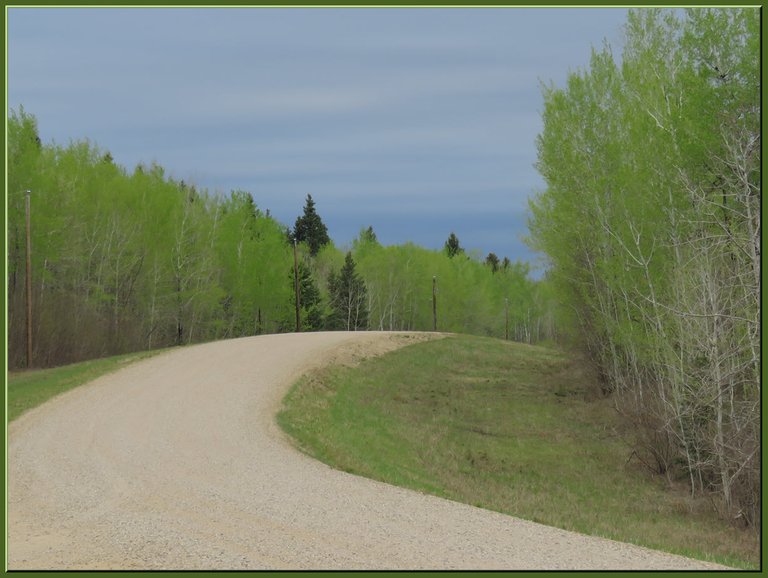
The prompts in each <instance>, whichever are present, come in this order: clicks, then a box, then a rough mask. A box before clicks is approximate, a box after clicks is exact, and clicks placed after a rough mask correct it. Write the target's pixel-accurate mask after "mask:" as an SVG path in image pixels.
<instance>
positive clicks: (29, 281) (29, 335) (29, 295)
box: [24, 191, 32, 367]
mask: <svg viewBox="0 0 768 578" xmlns="http://www.w3.org/2000/svg"><path fill="white" fill-rule="evenodd" d="M24 193H25V195H26V205H27V271H26V283H27V367H32V236H31V233H30V222H31V216H30V210H31V209H30V196H31V193H32V191H24Z"/></svg>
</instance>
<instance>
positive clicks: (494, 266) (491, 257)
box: [485, 253, 499, 273]
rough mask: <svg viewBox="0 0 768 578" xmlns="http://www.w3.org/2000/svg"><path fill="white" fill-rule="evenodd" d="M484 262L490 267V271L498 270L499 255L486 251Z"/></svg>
mask: <svg viewBox="0 0 768 578" xmlns="http://www.w3.org/2000/svg"><path fill="white" fill-rule="evenodd" d="M485 264H486V265H488V266H489V267H490V268H491V272H492V273H495V272H496V271H498V270H499V257H498V256H497V255H496V253H488V256H487V257H486V258H485Z"/></svg>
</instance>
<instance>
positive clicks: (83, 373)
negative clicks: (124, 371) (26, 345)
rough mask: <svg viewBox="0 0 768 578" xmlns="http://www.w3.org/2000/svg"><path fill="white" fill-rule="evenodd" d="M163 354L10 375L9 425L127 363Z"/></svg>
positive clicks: (110, 358) (116, 357) (129, 355)
mask: <svg viewBox="0 0 768 578" xmlns="http://www.w3.org/2000/svg"><path fill="white" fill-rule="evenodd" d="M160 351H161V350H158V351H143V352H139V353H128V354H125V355H117V356H114V357H104V358H101V359H93V360H90V361H83V362H81V363H73V364H71V365H63V366H61V367H53V368H50V369H30V370H25V371H15V372H9V373H8V408H7V411H8V422H9V423H10V422H12V421H13V420H15V419H16V418H17V417H19V416H20V415H21V414H23V413H24V412H25V411H28V410H30V409H32V408H34V407H37V406H38V405H40V404H42V403H43V402H45V401H48V400H49V399H51V398H52V397H54V396H56V395H59V394H60V393H64V392H65V391H69V390H70V389H73V388H75V387H78V386H79V385H83V384H85V383H88V382H89V381H93V380H94V379H96V378H97V377H100V376H102V375H104V374H107V373H110V372H112V371H116V370H118V369H120V368H121V367H124V366H125V365H126V364H128V363H132V362H134V361H138V360H139V359H145V358H147V357H151V356H153V355H156V354H157V353H160Z"/></svg>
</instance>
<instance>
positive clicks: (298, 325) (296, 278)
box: [293, 239, 301, 333]
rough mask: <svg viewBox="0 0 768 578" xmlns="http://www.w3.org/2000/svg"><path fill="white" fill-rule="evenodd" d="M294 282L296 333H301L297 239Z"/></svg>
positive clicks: (294, 243) (294, 257)
mask: <svg viewBox="0 0 768 578" xmlns="http://www.w3.org/2000/svg"><path fill="white" fill-rule="evenodd" d="M293 280H294V289H295V291H296V333H299V332H300V331H301V314H300V313H299V311H300V301H299V258H298V256H297V255H296V239H294V240H293Z"/></svg>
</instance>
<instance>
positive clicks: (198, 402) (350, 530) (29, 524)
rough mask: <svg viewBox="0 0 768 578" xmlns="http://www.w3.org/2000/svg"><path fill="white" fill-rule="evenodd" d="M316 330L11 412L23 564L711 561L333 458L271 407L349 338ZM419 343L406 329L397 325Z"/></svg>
mask: <svg viewBox="0 0 768 578" xmlns="http://www.w3.org/2000/svg"><path fill="white" fill-rule="evenodd" d="M382 340H387V341H389V342H390V344H392V343H395V342H393V340H398V337H397V336H396V335H393V334H387V333H385V334H378V333H310V334H284V335H271V336H261V337H252V338H244V339H235V340H229V341H221V342H216V343H210V344H204V345H196V346H191V347H185V348H182V349H178V350H174V351H171V352H168V353H165V354H162V355H159V356H157V357H153V358H150V359H147V360H144V361H141V362H139V363H137V364H135V365H132V366H129V367H126V368H124V369H122V370H120V371H118V372H116V373H114V374H111V375H108V376H104V377H102V378H100V379H98V380H96V381H94V382H92V383H91V384H89V385H86V386H83V387H81V388H78V389H76V390H73V391H70V392H68V393H66V394H64V395H62V396H59V397H57V398H56V399H54V400H51V401H50V402H48V403H46V404H44V405H42V406H40V407H38V408H36V409H34V410H32V411H30V412H28V413H27V414H25V415H24V416H22V417H21V418H19V419H18V420H16V421H15V422H13V423H12V424H11V425H10V426H9V430H8V434H9V443H8V567H9V569H13V570H16V569H37V570H45V569H105V570H106V569H202V570H214V569H251V570H256V569H388V570H397V569H412V570H413V569H464V570H477V569H501V570H512V569H687V570H690V569H714V568H720V567H718V566H715V565H713V564H707V563H704V562H698V561H694V560H689V559H686V558H682V557H678V556H673V555H669V554H664V553H660V552H655V551H651V550H647V549H644V548H639V547H636V546H631V545H627V544H623V543H618V542H613V541H609V540H604V539H600V538H594V537H588V536H583V535H580V534H576V533H572V532H567V531H563V530H559V529H555V528H550V527H547V526H542V525H539V524H535V523H532V522H527V521H523V520H520V519H517V518H513V517H510V516H505V515H502V514H498V513H495V512H490V511H487V510H482V509H479V508H474V507H471V506H468V505H464V504H459V503H456V502H451V501H448V500H444V499H441V498H437V497H434V496H429V495H424V494H420V493H417V492H413V491H410V490H406V489H402V488H397V487H394V486H390V485H387V484H383V483H379V482H376V481H372V480H367V479H364V478H360V477H357V476H353V475H349V474H346V473H343V472H339V471H336V470H333V469H331V468H329V467H328V466H326V465H324V464H322V463H320V462H317V461H315V460H313V459H311V458H309V457H307V456H304V455H303V454H301V453H299V452H298V451H296V450H295V449H294V447H293V446H292V445H291V443H290V442H289V441H288V440H287V439H286V436H285V435H284V434H283V433H282V432H281V431H280V430H279V429H278V427H277V426H276V424H275V421H274V415H275V413H276V411H277V409H278V408H279V405H280V402H281V399H282V398H283V396H284V395H285V393H286V391H287V389H288V388H289V387H290V385H291V383H292V382H293V381H294V380H295V379H296V378H297V377H298V376H299V375H300V374H301V373H302V372H303V371H305V370H307V369H308V368H310V367H312V366H313V365H317V364H320V363H322V362H323V360H326V359H327V358H328V357H329V356H330V355H332V353H333V351H334V350H335V349H336V348H338V347H339V346H344V345H345V344H346V346H351V345H354V346H355V347H358V348H363V349H365V348H367V347H368V346H369V345H372V344H374V343H375V342H377V343H379V344H380V343H381V342H382ZM400 342H402V343H405V341H402V339H400V340H398V341H397V343H395V345H397V344H399V343H400Z"/></svg>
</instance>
